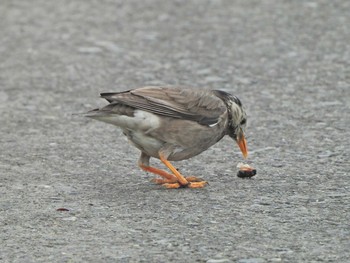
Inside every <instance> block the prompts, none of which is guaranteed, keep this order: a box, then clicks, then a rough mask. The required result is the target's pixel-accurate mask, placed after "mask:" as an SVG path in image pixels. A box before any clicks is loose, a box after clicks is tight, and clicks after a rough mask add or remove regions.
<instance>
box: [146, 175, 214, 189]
mask: <svg viewBox="0 0 350 263" xmlns="http://www.w3.org/2000/svg"><path fill="white" fill-rule="evenodd" d="M186 179H187V178H186ZM152 182H153V183H156V184H160V185H162V186H164V187H165V188H167V189H178V188H203V187H205V186H206V185H207V184H208V182H206V181H203V180H202V179H200V178H196V177H190V178H189V180H188V184H186V185H182V184H180V183H179V182H176V181H175V182H174V181H173V180H168V179H158V178H155V179H153V180H152Z"/></svg>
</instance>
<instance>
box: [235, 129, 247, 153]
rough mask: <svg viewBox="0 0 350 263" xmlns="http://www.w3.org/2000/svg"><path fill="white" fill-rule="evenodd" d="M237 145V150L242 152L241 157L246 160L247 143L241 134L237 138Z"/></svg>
mask: <svg viewBox="0 0 350 263" xmlns="http://www.w3.org/2000/svg"><path fill="white" fill-rule="evenodd" d="M237 144H238V146H239V149H241V152H242V154H243V157H244V158H247V157H248V148H247V141H246V139H245V138H244V135H243V134H241V135H240V136H239V137H238V140H237Z"/></svg>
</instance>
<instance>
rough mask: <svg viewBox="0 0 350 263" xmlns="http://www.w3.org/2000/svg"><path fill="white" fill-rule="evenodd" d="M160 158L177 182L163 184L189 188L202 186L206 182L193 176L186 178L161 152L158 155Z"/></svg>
mask: <svg viewBox="0 0 350 263" xmlns="http://www.w3.org/2000/svg"><path fill="white" fill-rule="evenodd" d="M159 158H160V160H161V161H162V162H163V163H164V164H165V165H166V167H168V168H169V169H170V171H171V172H172V173H173V174H174V175H175V176H176V178H177V183H167V184H166V185H165V186H166V187H167V188H179V187H189V188H203V187H204V186H205V185H207V184H208V183H207V182H206V181H203V180H201V179H199V178H196V177H194V176H191V177H188V180H187V179H186V178H185V177H184V176H183V175H181V174H180V173H179V171H178V170H177V169H176V168H175V167H174V166H173V165H172V164H171V163H170V162H169V161H168V160H167V159H166V158H164V156H162V155H161V154H160V155H159Z"/></svg>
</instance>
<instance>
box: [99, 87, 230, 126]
mask: <svg viewBox="0 0 350 263" xmlns="http://www.w3.org/2000/svg"><path fill="white" fill-rule="evenodd" d="M101 97H102V98H105V99H106V100H108V101H109V102H110V103H112V104H113V103H118V104H124V105H127V106H130V107H133V108H135V109H141V110H145V111H148V112H151V113H154V114H158V115H162V116H166V117H172V118H178V119H186V120H191V121H196V122H198V123H200V124H205V125H211V124H215V123H217V122H218V120H219V118H220V116H221V115H222V114H224V113H225V112H226V111H227V109H226V106H225V104H224V102H223V101H222V100H221V99H220V98H218V97H217V96H216V95H215V94H214V93H213V92H212V91H210V90H199V89H190V88H177V87H175V88H174V87H144V88H138V89H134V90H129V91H125V92H119V93H101Z"/></svg>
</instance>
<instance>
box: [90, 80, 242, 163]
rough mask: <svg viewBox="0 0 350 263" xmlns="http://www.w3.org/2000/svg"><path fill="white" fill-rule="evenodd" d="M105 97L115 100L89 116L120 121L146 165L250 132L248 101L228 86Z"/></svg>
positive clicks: (151, 90) (186, 155)
mask: <svg viewBox="0 0 350 263" xmlns="http://www.w3.org/2000/svg"><path fill="white" fill-rule="evenodd" d="M101 97H102V98H105V99H106V100H107V101H108V102H109V103H110V104H108V105H107V106H105V107H103V108H101V109H95V110H92V111H90V112H88V113H87V115H86V116H87V117H90V118H93V119H96V120H99V121H103V122H107V123H111V124H113V125H116V126H119V127H120V128H121V129H122V130H123V133H124V134H125V135H126V136H127V137H128V139H129V141H130V142H131V143H132V144H133V145H135V146H136V147H137V148H138V149H140V150H141V152H142V156H141V158H140V163H141V164H144V165H149V158H150V157H155V158H159V154H160V153H161V154H162V156H164V157H165V158H166V159H167V160H169V161H171V160H173V161H178V160H183V159H188V158H191V157H193V156H195V155H198V154H200V153H201V152H203V151H205V150H206V149H208V148H209V147H210V146H212V145H214V144H215V143H217V142H218V141H219V140H221V139H222V138H223V137H224V136H225V135H229V136H230V137H232V138H233V139H234V140H236V141H237V140H238V139H239V138H240V136H243V133H244V132H243V128H244V126H245V123H246V114H245V112H244V110H243V108H242V104H241V102H240V100H239V99H238V98H237V97H235V96H233V95H231V94H228V93H226V92H223V91H218V90H206V89H192V88H180V87H144V88H138V89H134V90H129V91H124V92H118V93H102V94H101Z"/></svg>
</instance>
